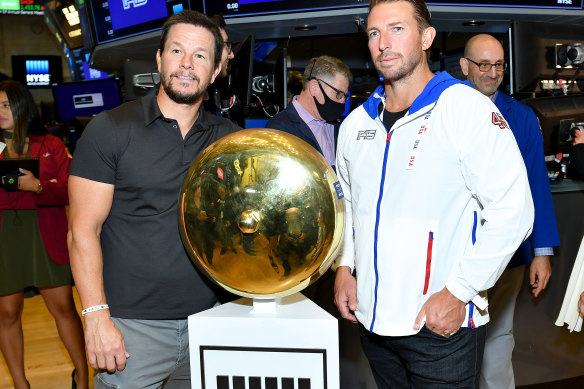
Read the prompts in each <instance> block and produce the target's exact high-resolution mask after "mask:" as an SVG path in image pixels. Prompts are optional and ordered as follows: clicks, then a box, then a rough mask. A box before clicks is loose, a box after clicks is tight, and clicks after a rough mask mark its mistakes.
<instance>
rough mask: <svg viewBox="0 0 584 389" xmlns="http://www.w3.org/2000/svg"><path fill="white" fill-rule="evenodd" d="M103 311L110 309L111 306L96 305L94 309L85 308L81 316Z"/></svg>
mask: <svg viewBox="0 0 584 389" xmlns="http://www.w3.org/2000/svg"><path fill="white" fill-rule="evenodd" d="M102 309H109V305H107V304H102V305H94V306H93V307H89V308H85V309H84V310H83V311H81V316H85V315H86V314H88V313H90V312H95V311H101V310H102Z"/></svg>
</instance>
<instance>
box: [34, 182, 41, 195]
mask: <svg viewBox="0 0 584 389" xmlns="http://www.w3.org/2000/svg"><path fill="white" fill-rule="evenodd" d="M42 192H43V185H42V184H41V181H40V180H39V185H38V186H37V190H36V191H35V192H34V193H36V194H37V195H40V194H41V193H42Z"/></svg>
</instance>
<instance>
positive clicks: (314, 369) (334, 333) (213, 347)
mask: <svg viewBox="0 0 584 389" xmlns="http://www.w3.org/2000/svg"><path fill="white" fill-rule="evenodd" d="M264 304H265V303H264ZM252 308H253V303H252V300H251V299H249V298H241V299H239V300H236V301H234V302H231V303H227V304H224V305H221V306H217V307H215V308H212V309H209V310H207V311H204V312H200V313H198V314H195V315H191V316H189V343H190V346H189V347H190V358H191V380H192V387H193V388H196V389H338V388H339V344H338V326H337V320H336V319H335V318H334V317H333V316H331V315H330V314H328V313H327V312H326V311H324V310H323V309H321V308H320V307H319V306H318V305H316V304H315V303H313V302H312V301H310V300H309V299H307V298H306V297H304V296H303V295H301V294H300V293H296V294H294V295H292V296H288V297H284V298H282V299H281V300H279V301H278V304H277V305H276V310H277V312H276V313H273V311H272V313H264V312H265V311H266V310H261V309H260V310H258V309H255V310H254V313H252V312H251V311H252ZM256 308H257V307H256ZM267 311H268V312H269V309H267Z"/></svg>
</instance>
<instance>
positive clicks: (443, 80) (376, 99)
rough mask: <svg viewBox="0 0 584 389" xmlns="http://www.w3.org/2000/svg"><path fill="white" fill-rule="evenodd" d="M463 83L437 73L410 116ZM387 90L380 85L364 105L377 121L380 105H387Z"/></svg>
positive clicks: (416, 101)
mask: <svg viewBox="0 0 584 389" xmlns="http://www.w3.org/2000/svg"><path fill="white" fill-rule="evenodd" d="M460 83H462V81H460V80H458V79H456V78H454V77H452V76H451V75H450V74H448V73H447V72H436V75H435V76H434V77H432V79H431V80H430V81H429V82H428V84H426V86H425V87H424V90H423V91H422V93H420V95H419V96H418V97H416V99H415V100H414V102H413V103H412V106H411V107H410V110H409V111H408V115H411V114H412V113H415V112H417V111H419V110H420V109H422V108H424V107H426V106H428V105H430V104H433V103H435V102H436V101H438V98H439V97H440V95H441V94H442V92H444V91H445V90H446V89H448V88H449V87H451V86H452V85H455V84H460ZM384 93H385V88H384V86H383V85H380V86H378V87H377V89H375V91H374V92H373V93H372V94H371V96H369V98H368V99H367V101H365V103H364V104H363V108H365V111H366V112H367V114H368V115H369V116H370V117H371V118H372V119H375V118H376V117H377V116H378V110H379V105H380V104H383V105H385V97H386V96H385V94H384Z"/></svg>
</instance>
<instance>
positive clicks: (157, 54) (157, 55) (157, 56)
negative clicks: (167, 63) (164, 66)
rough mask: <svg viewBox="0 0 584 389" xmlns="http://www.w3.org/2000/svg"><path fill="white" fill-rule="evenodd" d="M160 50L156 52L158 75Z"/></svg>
mask: <svg viewBox="0 0 584 389" xmlns="http://www.w3.org/2000/svg"><path fill="white" fill-rule="evenodd" d="M160 62H161V58H160V49H158V50H156V67H157V68H158V73H160Z"/></svg>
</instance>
